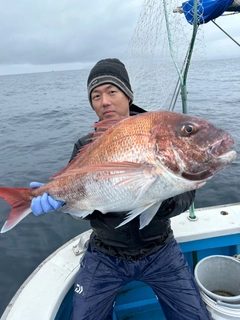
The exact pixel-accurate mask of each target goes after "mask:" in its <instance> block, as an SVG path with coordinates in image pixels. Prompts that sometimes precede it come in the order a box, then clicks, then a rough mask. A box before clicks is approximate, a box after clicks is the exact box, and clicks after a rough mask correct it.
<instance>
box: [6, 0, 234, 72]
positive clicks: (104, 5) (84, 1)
mask: <svg viewBox="0 0 240 320" xmlns="http://www.w3.org/2000/svg"><path fill="white" fill-rule="evenodd" d="M159 1H160V0H159ZM144 2H145V1H144V0H103V1H99V0H0V38H1V45H0V75H3V74H14V73H27V72H41V71H43V72H44V71H50V70H70V69H80V68H88V67H91V66H92V65H93V64H94V63H95V62H96V61H98V60H99V59H101V58H107V57H118V58H120V59H121V58H122V57H123V56H124V53H125V51H126V48H127V45H128V44H129V42H130V39H131V36H132V33H133V31H134V28H135V26H136V23H137V20H138V17H139V14H140V11H141V8H142V5H143V3H144ZM179 5H181V1H180V2H179ZM217 22H218V23H219V24H220V25H221V27H222V28H223V29H224V30H226V31H227V32H228V33H229V34H230V35H231V36H232V37H233V38H234V39H235V40H237V41H238V42H240V32H239V30H240V14H238V15H235V16H229V17H221V18H219V19H217ZM204 37H205V45H206V57H207V58H218V57H220V58H222V57H240V47H239V46H237V45H236V44H235V43H233V41H231V40H230V39H229V38H228V37H227V36H226V35H225V34H224V33H223V32H221V31H220V30H219V29H218V28H217V27H216V26H215V25H214V24H213V23H212V22H210V23H208V24H206V25H205V26H204Z"/></svg>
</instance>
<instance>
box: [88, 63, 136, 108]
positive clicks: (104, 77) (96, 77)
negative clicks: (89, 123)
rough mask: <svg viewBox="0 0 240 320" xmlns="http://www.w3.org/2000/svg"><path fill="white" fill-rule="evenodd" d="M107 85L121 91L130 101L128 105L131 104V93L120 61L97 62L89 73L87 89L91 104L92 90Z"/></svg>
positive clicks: (127, 78) (126, 74) (125, 71)
mask: <svg viewBox="0 0 240 320" xmlns="http://www.w3.org/2000/svg"><path fill="white" fill-rule="evenodd" d="M108 83H109V84H113V85H114V86H116V87H118V88H119V89H120V90H121V91H123V92H124V93H125V95H126V96H127V97H128V98H129V99H130V100H131V101H130V103H132V101H133V92H132V88H131V85H130V81H129V77H128V73H127V70H126V68H125V65H124V64H123V63H122V62H121V61H120V60H118V59H115V58H113V59H104V60H100V61H98V62H97V64H96V65H95V66H94V67H93V68H92V70H91V71H90V74H89V77H88V80H87V89H88V99H89V101H90V103H91V104H92V101H91V92H92V90H93V89H94V88H96V87H98V86H100V85H102V84H108Z"/></svg>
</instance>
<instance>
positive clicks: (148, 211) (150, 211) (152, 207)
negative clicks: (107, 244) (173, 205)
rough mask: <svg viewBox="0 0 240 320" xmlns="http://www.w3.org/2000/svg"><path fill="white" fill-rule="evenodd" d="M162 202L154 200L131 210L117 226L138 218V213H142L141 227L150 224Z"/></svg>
mask: <svg viewBox="0 0 240 320" xmlns="http://www.w3.org/2000/svg"><path fill="white" fill-rule="evenodd" d="M160 204H161V202H160V201H158V202H152V203H150V204H148V205H146V206H144V207H140V208H136V209H134V210H132V211H130V212H128V213H127V215H126V218H125V219H124V221H123V222H122V223H120V224H119V225H118V226H117V227H116V228H119V227H122V226H123V225H125V224H126V223H128V222H130V221H131V220H133V219H134V218H136V217H137V216H138V215H140V228H139V229H142V228H144V227H145V226H146V225H148V224H149V222H150V221H151V220H152V218H153V217H154V216H155V214H156V212H157V210H158V208H159V207H160Z"/></svg>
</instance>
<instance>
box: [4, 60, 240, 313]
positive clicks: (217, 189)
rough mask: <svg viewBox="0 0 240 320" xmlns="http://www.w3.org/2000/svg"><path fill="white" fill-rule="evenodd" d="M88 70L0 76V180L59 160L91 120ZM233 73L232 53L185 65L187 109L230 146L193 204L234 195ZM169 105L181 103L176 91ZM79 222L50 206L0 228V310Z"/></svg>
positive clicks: (41, 177) (239, 121)
mask: <svg viewBox="0 0 240 320" xmlns="http://www.w3.org/2000/svg"><path fill="white" fill-rule="evenodd" d="M88 73H89V70H75V71H61V72H46V73H32V74H20V75H9V76H0V88H1V92H0V94H1V96H0V112H1V119H0V185H3V186H9V187H28V186H29V183H30V182H31V181H39V182H47V181H48V177H49V176H50V175H51V174H53V173H55V172H57V171H58V170H60V169H61V168H63V167H64V166H65V165H66V164H67V162H68V161H69V158H70V156H71V153H72V149H73V145H74V142H76V141H77V139H78V138H80V137H81V136H83V135H84V134H86V133H88V132H89V131H91V130H92V129H91V128H90V126H91V125H92V124H93V122H94V121H97V117H96V115H95V113H94V112H93V111H92V108H91V106H90V105H89V102H88V99H87V91H86V79H87V76H88ZM239 74H240V65H239V61H238V60H236V59H235V60H211V61H199V62H194V63H193V64H192V66H191V69H190V73H189V78H188V108H189V113H190V114H193V115H198V116H201V117H203V118H206V119H208V120H210V121H212V122H214V124H216V125H218V126H219V127H221V128H223V129H225V130H227V131H229V132H230V133H231V134H232V136H233V138H234V140H235V146H234V149H235V150H236V151H237V152H238V159H237V160H236V161H235V162H234V163H233V164H232V165H231V166H230V167H229V168H227V169H226V170H225V171H223V172H221V173H219V174H218V175H216V176H214V177H213V178H212V179H211V180H210V181H209V182H207V184H206V185H205V186H204V187H202V188H201V189H199V190H198V191H197V196H196V201H195V207H206V206H212V205H219V204H228V203H234V202H239V201H240V157H239V150H240V135H239V125H240V116H239V107H240V90H239V88H240V78H239ZM156 94H157V92H156ZM141 107H143V108H146V109H147V110H149V108H148V106H141ZM155 109H157V106H156V108H155ZM166 109H167V106H166ZM149 111H150V110H149ZM175 111H179V112H180V111H181V102H180V99H179V100H178V102H177V105H176V109H175ZM9 212H10V207H9V206H8V205H7V204H6V203H5V202H4V201H3V200H2V199H0V226H1V227H2V225H3V224H4V222H5V220H6V219H7V217H8V214H9ZM87 229H89V223H88V222H84V221H78V220H75V219H73V218H71V217H70V216H69V215H67V214H64V213H61V212H51V213H48V214H44V215H42V216H40V217H35V216H33V215H32V214H30V215H28V216H27V217H26V218H25V219H24V220H22V221H21V222H20V223H19V224H18V225H17V226H16V227H15V228H14V229H12V230H11V231H9V232H7V233H5V234H0V257H1V263H0V315H1V314H2V313H3V311H4V309H5V308H6V306H7V304H8V302H9V301H10V300H11V298H12V297H13V295H14V294H15V292H16V291H17V290H18V288H19V287H20V285H21V284H22V283H23V282H24V281H25V279H26V278H27V277H28V276H29V275H30V274H31V272H32V271H33V270H34V269H35V268H36V267H37V266H38V265H39V264H40V263H41V262H42V260H44V259H45V258H46V257H47V256H48V255H49V254H50V253H52V252H53V251H54V250H56V249H57V248H58V247H59V246H61V245H62V244H64V243H65V242H66V241H68V240H70V239H71V238H72V237H74V236H76V235H78V234H79V233H81V232H83V231H85V230H87Z"/></svg>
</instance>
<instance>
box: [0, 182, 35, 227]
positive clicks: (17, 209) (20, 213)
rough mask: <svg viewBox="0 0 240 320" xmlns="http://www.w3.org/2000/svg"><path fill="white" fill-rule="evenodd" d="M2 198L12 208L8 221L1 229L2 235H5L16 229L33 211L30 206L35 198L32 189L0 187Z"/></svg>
mask: <svg viewBox="0 0 240 320" xmlns="http://www.w3.org/2000/svg"><path fill="white" fill-rule="evenodd" d="M0 198H3V199H4V200H5V201H6V202H7V203H8V204H9V205H10V206H11V207H12V210H11V212H10V214H9V216H8V219H7V221H6V222H5V224H4V226H3V227H2V229H1V233H4V232H7V231H8V230H10V229H12V228H13V227H15V225H17V224H18V223H19V222H20V221H21V220H22V219H23V218H25V217H26V216H27V215H28V214H29V213H30V212H31V211H32V210H31V209H30V204H31V201H32V198H33V197H32V196H31V189H30V188H7V187H0Z"/></svg>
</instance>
